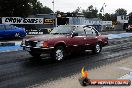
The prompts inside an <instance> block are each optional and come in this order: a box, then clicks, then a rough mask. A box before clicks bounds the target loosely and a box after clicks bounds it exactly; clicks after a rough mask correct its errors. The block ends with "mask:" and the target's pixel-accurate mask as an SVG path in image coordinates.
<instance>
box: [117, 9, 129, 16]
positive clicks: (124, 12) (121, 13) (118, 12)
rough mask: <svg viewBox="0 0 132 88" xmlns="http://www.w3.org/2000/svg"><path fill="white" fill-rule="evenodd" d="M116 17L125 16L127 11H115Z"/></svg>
mask: <svg viewBox="0 0 132 88" xmlns="http://www.w3.org/2000/svg"><path fill="white" fill-rule="evenodd" d="M115 14H116V15H126V14H127V10H125V9H123V8H119V9H117V10H116V11H115Z"/></svg>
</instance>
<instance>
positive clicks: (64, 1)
mask: <svg viewBox="0 0 132 88" xmlns="http://www.w3.org/2000/svg"><path fill="white" fill-rule="evenodd" d="M39 1H40V2H41V3H42V4H43V5H44V6H47V7H49V8H51V9H52V10H53V4H52V1H53V0H39ZM54 3H55V11H57V10H59V11H63V12H72V11H74V10H75V9H76V8H77V7H81V9H86V8H87V7H88V6H90V5H93V6H94V7H96V8H97V9H98V10H100V9H101V7H102V5H103V3H105V4H106V5H107V6H106V7H105V9H104V10H105V13H114V12H115V10H116V9H118V8H124V9H126V10H127V11H128V13H129V12H132V0H54Z"/></svg>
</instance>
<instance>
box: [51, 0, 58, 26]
mask: <svg viewBox="0 0 132 88" xmlns="http://www.w3.org/2000/svg"><path fill="white" fill-rule="evenodd" d="M52 3H53V19H54V18H55V2H54V0H53V1H52ZM53 21H54V20H53ZM54 23H55V26H57V19H56V18H55V22H54ZM54 23H53V27H54Z"/></svg>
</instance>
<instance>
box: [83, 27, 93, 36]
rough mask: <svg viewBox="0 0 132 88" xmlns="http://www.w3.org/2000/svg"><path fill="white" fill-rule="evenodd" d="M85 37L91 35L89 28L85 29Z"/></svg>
mask: <svg viewBox="0 0 132 88" xmlns="http://www.w3.org/2000/svg"><path fill="white" fill-rule="evenodd" d="M85 32H86V35H93V31H92V30H91V28H85Z"/></svg>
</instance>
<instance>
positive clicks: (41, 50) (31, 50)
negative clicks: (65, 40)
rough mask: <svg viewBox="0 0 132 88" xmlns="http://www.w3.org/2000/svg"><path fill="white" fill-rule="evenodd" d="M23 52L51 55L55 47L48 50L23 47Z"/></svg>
mask: <svg viewBox="0 0 132 88" xmlns="http://www.w3.org/2000/svg"><path fill="white" fill-rule="evenodd" d="M22 47H23V50H25V51H28V52H36V53H51V52H53V49H54V47H48V48H43V47H31V46H22Z"/></svg>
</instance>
